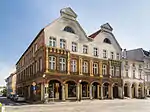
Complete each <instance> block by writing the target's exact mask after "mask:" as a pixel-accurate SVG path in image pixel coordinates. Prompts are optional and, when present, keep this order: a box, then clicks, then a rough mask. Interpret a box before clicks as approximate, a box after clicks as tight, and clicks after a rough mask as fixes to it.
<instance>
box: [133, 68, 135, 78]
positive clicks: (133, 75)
mask: <svg viewBox="0 0 150 112" xmlns="http://www.w3.org/2000/svg"><path fill="white" fill-rule="evenodd" d="M133 78H135V70H133Z"/></svg>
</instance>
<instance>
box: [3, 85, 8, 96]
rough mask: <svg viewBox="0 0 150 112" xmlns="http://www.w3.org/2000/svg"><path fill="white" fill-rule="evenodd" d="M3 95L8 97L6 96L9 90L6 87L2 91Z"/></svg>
mask: <svg viewBox="0 0 150 112" xmlns="http://www.w3.org/2000/svg"><path fill="white" fill-rule="evenodd" d="M2 94H3V96H6V94H7V89H6V87H4V89H3V91H2Z"/></svg>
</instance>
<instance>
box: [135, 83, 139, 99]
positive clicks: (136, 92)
mask: <svg viewBox="0 0 150 112" xmlns="http://www.w3.org/2000/svg"><path fill="white" fill-rule="evenodd" d="M138 93H139V92H138V85H136V87H135V95H136V98H138V97H139V94H138Z"/></svg>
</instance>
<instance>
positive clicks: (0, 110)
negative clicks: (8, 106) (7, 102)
mask: <svg viewBox="0 0 150 112" xmlns="http://www.w3.org/2000/svg"><path fill="white" fill-rule="evenodd" d="M0 112H2V103H0Z"/></svg>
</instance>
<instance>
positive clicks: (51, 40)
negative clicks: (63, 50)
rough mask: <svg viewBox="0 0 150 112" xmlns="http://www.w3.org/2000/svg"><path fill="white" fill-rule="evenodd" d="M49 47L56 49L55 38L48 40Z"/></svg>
mask: <svg viewBox="0 0 150 112" xmlns="http://www.w3.org/2000/svg"><path fill="white" fill-rule="evenodd" d="M49 46H51V47H56V38H53V37H50V38H49Z"/></svg>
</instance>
